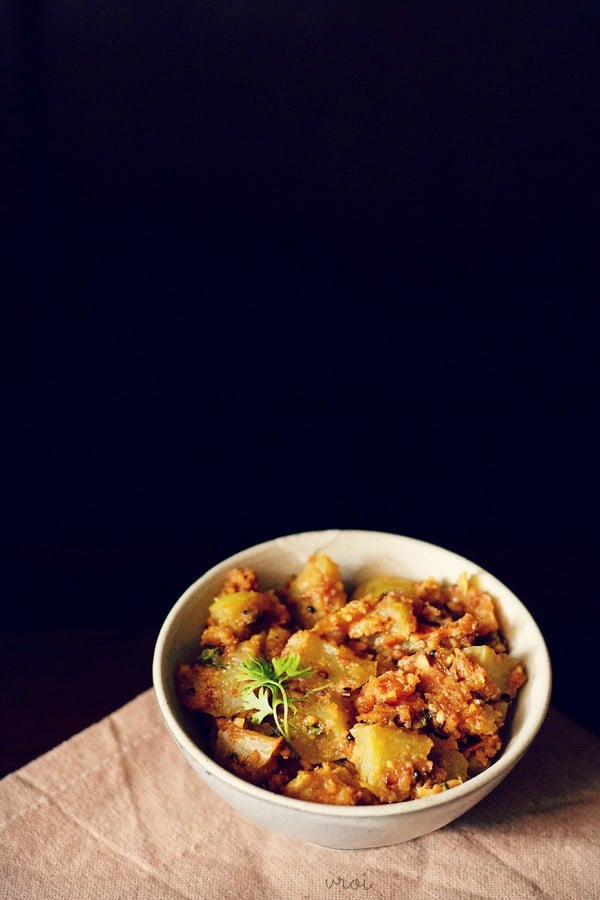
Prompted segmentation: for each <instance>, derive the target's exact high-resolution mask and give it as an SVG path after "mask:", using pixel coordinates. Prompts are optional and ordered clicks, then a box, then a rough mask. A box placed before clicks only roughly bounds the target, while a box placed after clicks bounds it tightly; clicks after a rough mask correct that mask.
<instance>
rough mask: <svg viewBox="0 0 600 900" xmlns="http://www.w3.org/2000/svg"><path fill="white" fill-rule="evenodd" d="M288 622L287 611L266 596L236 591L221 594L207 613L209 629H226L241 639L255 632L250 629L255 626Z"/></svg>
mask: <svg viewBox="0 0 600 900" xmlns="http://www.w3.org/2000/svg"><path fill="white" fill-rule="evenodd" d="M259 620H260V622H259ZM288 620H289V614H288V613H287V610H286V609H285V607H284V606H283V605H282V604H281V603H280V601H279V600H278V599H277V597H276V596H275V595H274V594H272V593H270V592H267V593H260V592H259V591H237V592H235V593H233V594H222V595H221V596H219V597H217V598H216V599H215V600H214V601H213V602H212V603H211V605H210V607H209V610H208V623H209V625H216V626H223V625H226V626H228V627H229V628H231V629H232V631H233V632H234V634H236V635H237V636H238V637H239V638H241V639H245V638H247V637H249V636H250V633H251V632H252V631H253V630H254V631H255V630H256V628H254V629H253V626H255V625H256V623H259V627H260V625H262V624H269V623H270V622H273V621H274V622H278V623H280V624H284V623H285V622H287V621H288Z"/></svg>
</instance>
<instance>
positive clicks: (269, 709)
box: [240, 653, 314, 746]
mask: <svg viewBox="0 0 600 900" xmlns="http://www.w3.org/2000/svg"><path fill="white" fill-rule="evenodd" d="M313 674H314V673H313V670H312V669H311V668H308V667H303V666H302V665H301V663H300V657H299V656H298V654H297V653H289V654H287V655H285V656H276V657H274V658H273V659H272V660H270V661H269V660H268V659H263V657H262V656H253V657H252V658H251V659H247V660H244V662H243V663H242V665H241V672H240V682H241V683H242V684H245V688H244V691H243V693H242V700H243V703H244V706H245V708H246V709H247V710H248V711H250V710H254V712H253V713H252V716H251V717H250V718H251V721H252V722H255V723H256V724H260V723H261V722H263V721H264V720H265V719H266V718H267V716H271V717H272V719H273V722H274V724H275V728H276V729H277V731H278V732H279V734H280V735H281V736H282V737H283V738H284V739H285V740H286V741H287V743H288V744H290V746H291V741H290V729H289V714H290V712H292V713H294V712H296V702H295V701H297V700H300V699H302V697H294V698H292V697H291V696H290V695H289V694H288V691H287V689H286V687H285V685H286V683H287V682H288V681H292V680H293V679H294V678H309V677H310V676H311V675H313Z"/></svg>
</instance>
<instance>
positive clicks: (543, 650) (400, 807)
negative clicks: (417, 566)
mask: <svg viewBox="0 0 600 900" xmlns="http://www.w3.org/2000/svg"><path fill="white" fill-rule="evenodd" d="M332 534H335V536H336V537H337V535H342V536H343V535H366V536H369V537H375V538H376V537H385V538H386V539H389V538H390V537H391V538H397V539H399V540H401V541H404V542H407V543H408V544H411V543H412V544H415V545H420V546H421V547H428V548H431V549H433V550H436V551H443V552H444V553H445V554H448V555H449V556H451V557H453V558H454V560H455V561H456V562H457V563H461V564H462V563H464V564H465V567H466V568H470V567H474V568H476V569H477V571H478V573H479V574H481V575H485V576H488V577H489V578H491V579H493V580H494V581H496V582H497V583H498V584H499V585H500V586H501V587H502V589H503V591H505V592H506V593H507V594H508V595H509V596H510V598H511V601H512V602H514V603H515V604H516V606H517V607H519V608H520V610H521V613H522V614H524V616H525V617H526V618H527V619H529V627H530V628H532V629H533V631H534V632H535V634H536V642H537V643H538V644H539V647H538V649H539V655H540V659H541V661H542V666H541V667H540V668H539V670H538V672H537V679H538V681H537V683H538V686H539V690H540V691H541V692H542V697H543V699H542V702H541V703H540V704H539V705H538V706H537V707H536V708H535V709H534V711H533V712H532V713H531V714H530V715H529V716H528V717H527V719H526V720H525V721H524V722H523V723H522V725H521V728H520V730H519V732H518V733H517V735H516V736H514V739H513V740H511V741H510V744H509V745H508V746H507V747H506V749H503V750H502V753H501V755H500V756H499V757H498V759H497V760H496V761H495V762H493V763H492V764H491V765H490V766H489V768H487V769H485V770H484V771H483V772H480V773H479V774H478V775H475V776H473V777H472V778H470V779H468V781H465V782H464V783H463V784H460V785H457V786H456V787H453V788H452V789H451V790H449V791H443V792H441V793H439V794H432V795H430V796H428V797H421V798H419V799H415V800H404V801H398V802H396V803H386V804H381V805H368V804H365V805H363V806H338V805H334V804H325V803H317V802H315V801H312V800H299V799H296V798H294V797H286V796H285V795H283V794H277V793H275V792H274V791H269V790H267V789H266V788H262V787H259V786H258V785H254V784H251V783H250V782H248V781H245V780H244V779H243V778H240V777H239V776H237V775H234V774H233V773H232V772H229V771H228V770H227V769H225V768H223V766H221V765H219V763H217V762H216V761H215V760H213V759H212V757H210V756H209V755H208V754H207V753H206V752H205V751H204V750H202V748H201V747H200V746H199V745H198V744H197V743H196V742H195V741H194V740H193V739H192V738H191V737H190V736H189V734H188V733H187V731H186V730H185V729H184V728H183V727H182V726H181V725H180V723H179V722H178V721H177V718H176V716H175V714H174V712H173V710H172V709H171V704H170V702H169V699H168V696H167V692H166V690H165V686H164V684H163V677H162V676H163V665H162V661H163V654H164V649H165V644H166V642H167V638H168V636H169V635H170V633H171V629H172V627H173V623H174V622H175V620H176V619H177V618H178V616H179V613H180V611H181V610H182V609H183V608H184V607H185V606H186V604H187V603H188V601H189V600H190V598H191V597H192V596H193V595H195V593H196V591H197V590H198V588H199V587H200V586H201V584H202V583H203V582H204V581H208V580H209V579H210V578H211V577H212V576H213V575H215V574H217V573H218V572H219V570H222V569H226V568H231V567H233V566H235V565H238V564H239V563H240V562H241V561H243V560H244V559H245V557H246V556H247V555H248V553H250V552H260V551H263V550H266V549H268V548H269V546H275V545H277V544H278V543H279V542H281V541H282V540H294V539H301V540H310V539H312V538H313V537H314V538H317V536H328V538H329V537H331V535H332ZM152 682H153V687H154V693H155V698H156V702H157V705H158V708H159V711H160V713H161V715H162V718H163V720H164V722H165V724H166V726H167V729H168V730H169V732H170V733H171V737H172V738H173V739H174V740H175V742H176V744H178V746H179V747H180V749H181V750H182V751H183V752H184V754H185V755H187V757H188V759H190V760H193V761H194V763H195V764H197V766H198V767H199V768H200V769H201V770H202V774H203V775H208V776H214V777H215V778H216V779H217V780H218V781H220V782H223V783H224V784H225V785H226V786H228V787H229V788H233V789H234V790H236V791H239V792H241V793H243V794H245V795H246V796H247V797H249V798H253V799H255V800H258V801H260V802H263V803H272V804H274V805H275V806H277V807H280V808H282V809H287V810H295V811H297V812H301V813H308V812H310V814H311V815H318V816H325V817H333V818H348V817H350V818H351V819H354V818H356V819H360V818H365V817H366V816H374V817H376V818H387V817H389V816H397V815H409V814H411V813H417V812H419V811H420V810H426V809H429V808H431V807H435V808H439V807H440V806H443V807H449V806H452V805H454V804H457V803H462V802H463V801H464V800H465V798H466V797H468V796H469V795H470V794H472V793H475V792H477V793H479V792H480V791H485V792H486V793H487V792H488V790H491V788H492V787H493V786H495V785H496V784H498V783H499V782H500V781H501V780H502V779H503V778H504V777H505V776H506V775H507V774H508V773H509V772H510V771H511V770H512V769H513V768H514V766H515V765H516V764H517V763H518V762H519V760H520V759H521V758H522V756H523V755H524V754H525V752H526V751H527V750H528V748H529V746H530V745H531V743H532V741H533V740H534V738H535V737H536V735H537V733H538V732H539V730H540V728H541V726H542V724H543V722H544V719H545V718H546V714H547V712H548V708H549V706H550V698H551V692H552V668H551V662H550V655H549V653H548V648H547V645H546V641H545V639H544V636H543V634H542V632H541V630H540V628H539V626H538V624H537V622H536V621H535V619H534V618H533V616H532V614H531V613H530V612H529V610H528V608H527V607H526V606H525V604H524V603H523V601H522V600H520V599H519V598H518V597H517V596H516V595H515V594H513V592H512V591H511V590H510V588H508V587H507V586H506V585H505V584H504V583H503V582H500V581H499V579H498V578H497V577H496V576H495V575H493V574H492V573H491V572H488V571H487V570H485V569H484V568H483V567H481V566H479V565H478V564H477V563H476V562H474V561H473V560H470V559H467V558H466V557H463V556H461V555H460V554H457V553H455V552H454V551H452V550H448V549H447V548H446V547H442V546H441V545H439V544H434V543H432V542H429V541H424V540H421V539H419V538H414V537H411V536H409V535H404V534H399V533H395V532H387V531H377V530H371V529H354V528H338V529H318V530H314V531H303V532H297V533H291V534H288V535H281V536H278V537H274V538H270V539H268V540H265V541H261V542H259V543H257V544H253V545H251V546H248V547H245V548H244V549H242V550H239V551H236V552H235V553H233V554H232V555H230V556H228V557H226V558H224V559H222V560H220V561H219V562H217V563H215V564H214V565H213V566H211V567H210V568H209V569H207V570H206V571H205V572H203V573H202V575H200V576H199V577H198V578H196V579H195V581H193V582H192V583H191V584H190V585H189V586H188V587H187V588H186V589H185V590H184V592H183V593H182V594H181V596H180V597H179V599H178V600H177V601H176V602H175V603H174V605H173V606H172V607H171V609H170V610H169V612H168V614H167V616H166V618H165V619H164V621H163V624H162V626H161V628H160V630H159V633H158V636H157V639H156V643H155V647H154V653H153V659H152Z"/></svg>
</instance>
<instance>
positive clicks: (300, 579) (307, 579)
mask: <svg viewBox="0 0 600 900" xmlns="http://www.w3.org/2000/svg"><path fill="white" fill-rule="evenodd" d="M345 603H346V593H345V591H344V585H343V584H342V580H341V578H340V570H339V567H338V565H337V563H334V562H333V560H332V559H330V558H329V557H328V556H327V555H326V554H325V553H316V554H315V555H314V556H311V557H310V558H309V560H308V562H307V563H306V565H305V566H304V568H303V569H302V570H301V571H300V572H299V573H298V575H296V577H295V578H293V579H292V580H291V582H290V584H289V586H288V606H289V607H290V609H291V611H292V615H293V618H294V621H295V622H296V624H297V625H298V627H299V628H311V627H312V626H313V625H314V624H315V622H318V621H319V620H320V619H322V618H323V617H324V616H326V615H328V614H329V613H331V612H335V610H336V609H340V608H341V607H342V606H344V604H345Z"/></svg>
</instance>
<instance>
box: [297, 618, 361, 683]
mask: <svg viewBox="0 0 600 900" xmlns="http://www.w3.org/2000/svg"><path fill="white" fill-rule="evenodd" d="M284 652H285V653H297V654H298V656H299V657H300V662H301V663H302V665H304V666H308V667H310V668H311V669H313V670H314V672H315V676H314V680H315V681H316V682H317V683H323V682H326V683H327V686H328V687H329V688H330V689H332V690H334V689H335V690H337V691H340V692H341V691H342V690H343V689H344V688H350V689H354V688H358V687H360V686H361V685H362V684H364V683H365V681H366V680H367V679H368V678H369V677H370V676H371V675H374V674H375V672H376V670H377V663H376V662H375V661H374V660H370V659H361V658H360V657H358V656H356V654H355V653H353V652H352V651H351V650H350V648H349V647H346V646H343V645H342V646H338V645H337V644H331V643H329V641H324V640H323V639H322V638H320V637H319V636H318V635H316V634H314V633H313V632H311V631H297V632H296V633H295V634H293V635H292V636H291V638H290V639H289V641H288V642H287V644H286V645H285V651H284Z"/></svg>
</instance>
